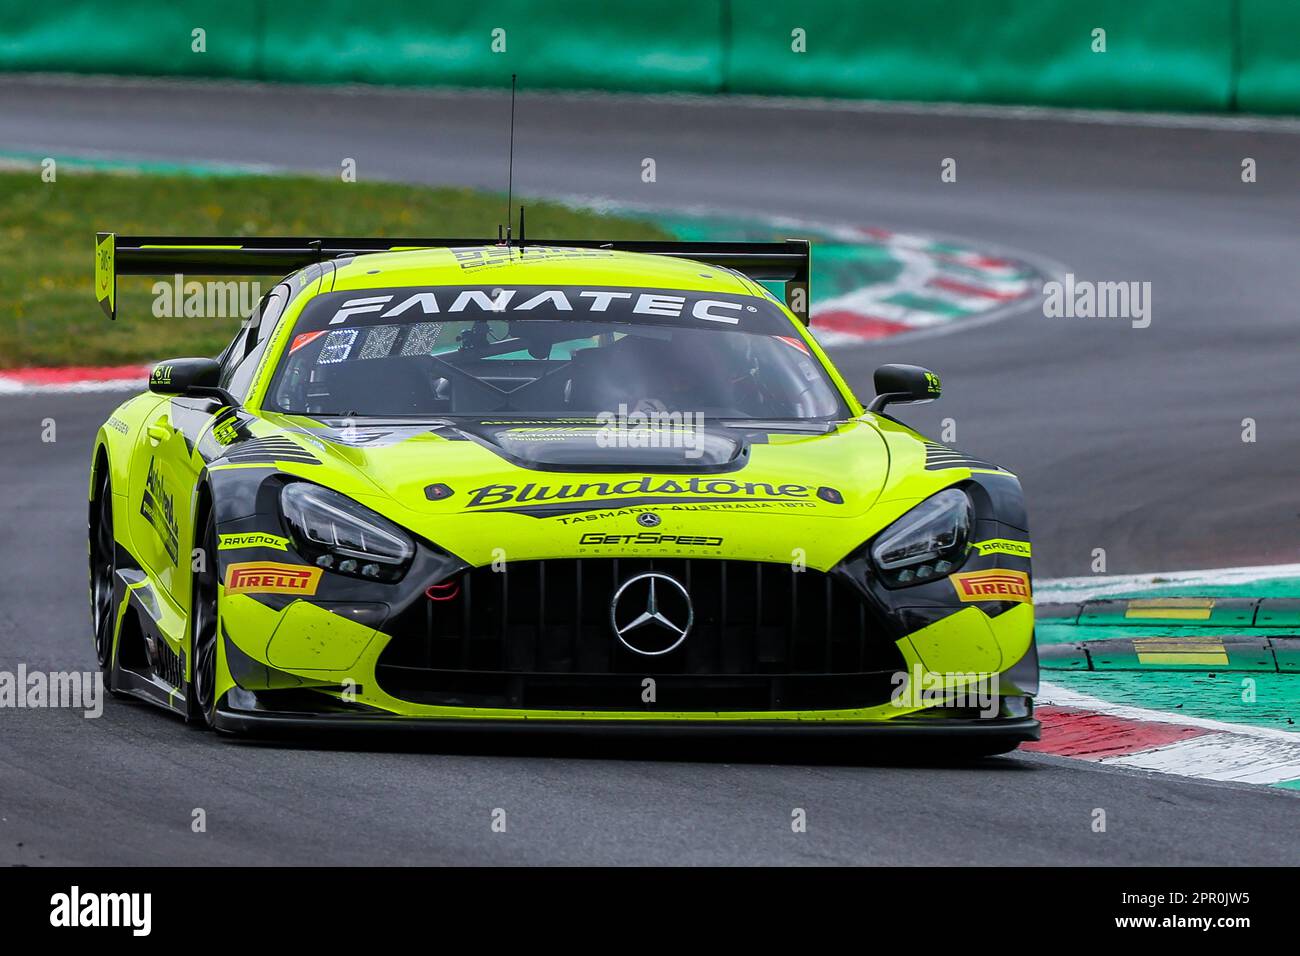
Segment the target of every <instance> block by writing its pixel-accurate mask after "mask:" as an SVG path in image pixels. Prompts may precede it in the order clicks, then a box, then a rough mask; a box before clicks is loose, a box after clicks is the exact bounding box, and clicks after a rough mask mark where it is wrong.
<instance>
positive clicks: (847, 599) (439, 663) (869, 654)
mask: <svg viewBox="0 0 1300 956" xmlns="http://www.w3.org/2000/svg"><path fill="white" fill-rule="evenodd" d="M648 571H657V572H660V573H662V574H667V575H670V576H671V577H673V578H675V579H676V580H677V581H679V582H681V584H682V585H684V586H685V588H686V590H687V591H688V592H689V594H690V596H691V602H692V605H693V607H694V614H695V617H694V623H693V625H692V627H691V630H690V633H689V635H688V636H687V638H686V640H685V641H684V642H683V643H682V644H681V645H680V646H679V647H678V648H676V649H675V650H673V651H671V652H669V653H667V654H664V655H662V656H657V657H647V656H644V655H640V654H636V653H634V652H633V651H631V650H628V649H627V648H625V647H624V646H623V645H622V644H621V643H620V642H619V641H618V640H617V639H616V637H615V635H614V633H613V630H612V628H611V626H610V601H611V599H612V598H613V596H614V592H615V591H616V590H617V589H618V587H619V585H620V584H622V583H623V582H625V581H627V580H628V579H630V578H632V577H634V576H636V575H638V574H641V573H644V572H648ZM457 587H458V590H457ZM435 593H436V594H437V595H438V596H440V597H446V598H447V599H446V600H438V601H434V600H427V599H423V598H422V599H421V600H420V601H418V602H416V604H415V605H413V606H412V607H411V608H410V609H409V610H408V611H406V612H405V613H403V614H402V615H399V616H398V617H397V618H396V619H395V620H393V621H390V622H389V625H388V626H387V627H386V628H385V630H387V631H389V633H391V634H392V635H393V640H392V641H391V642H390V643H389V645H388V647H387V648H386V649H385V650H384V653H383V654H382V655H381V657H380V659H379V664H378V668H377V672H376V677H377V679H378V681H379V684H380V686H381V687H383V688H384V690H385V691H387V692H388V693H390V694H392V695H393V696H395V697H398V698H400V699H403V700H410V701H413V702H417V703H432V704H445V705H450V706H479V707H528V708H535V709H557V710H569V709H590V710H636V709H646V710H661V711H676V710H692V711H696V710H702V711H721V710H732V711H734V710H781V709H826V708H837V707H857V706H865V705H868V704H873V703H880V702H882V701H885V700H888V698H889V694H890V691H891V690H892V686H893V684H892V675H893V674H895V673H896V672H898V671H899V670H902V669H903V668H904V663H903V660H902V657H901V655H900V654H899V652H898V650H897V648H896V647H895V646H894V643H893V641H892V640H891V638H890V637H889V636H888V634H887V633H886V631H885V629H884V628H882V627H881V626H880V623H879V621H878V619H877V618H876V616H875V614H874V612H873V611H872V610H871V608H870V607H869V606H868V605H867V604H866V603H865V602H864V601H863V600H862V598H861V597H860V595H859V594H858V592H857V591H856V590H855V589H854V588H853V587H852V585H851V584H849V583H847V582H845V581H842V580H840V579H838V578H836V577H834V576H832V575H827V574H822V573H821V572H818V571H812V570H804V571H800V572H796V571H794V570H793V569H792V568H791V567H789V566H788V565H784V564H764V563H760V562H746V561H719V560H704V559H700V560H692V559H648V558H646V559H642V558H636V559H617V560H614V559H599V558H586V559H583V558H579V559H568V560H554V561H521V562H516V563H512V564H506V565H504V566H503V570H501V571H493V570H492V569H491V568H490V567H485V568H474V569H471V570H469V571H466V572H464V573H463V574H461V575H459V576H458V577H457V578H455V579H452V580H450V581H448V582H445V584H444V585H443V586H442V587H440V588H438V589H437V590H436V592H435ZM453 594H454V596H449V595H453ZM647 677H650V678H654V680H655V696H656V699H655V700H654V701H653V702H648V701H644V700H643V699H642V698H643V694H644V691H645V688H644V685H643V681H644V679H645V678H647Z"/></svg>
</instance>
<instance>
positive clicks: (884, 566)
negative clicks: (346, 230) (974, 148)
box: [89, 233, 1038, 753]
mask: <svg viewBox="0 0 1300 956" xmlns="http://www.w3.org/2000/svg"><path fill="white" fill-rule="evenodd" d="M808 267H809V256H808V245H807V243H806V242H802V241H797V240H788V241H785V242H779V243H674V242H628V243H619V242H572V243H569V242H565V243H551V244H546V245H540V244H539V245H526V246H522V247H521V246H520V245H519V244H517V243H514V244H501V243H492V242H486V241H483V240H454V239H385V240H373V239H303V238H285V239H257V240H252V239H241V238H234V239H230V238H193V239H190V238H185V239H178V238H172V237H124V236H116V235H114V234H112V233H103V234H100V236H99V239H98V245H97V257H96V289H97V295H98V297H99V299H100V301H101V304H102V305H103V306H104V308H105V310H106V311H107V312H108V313H109V315H110V316H114V315H115V309H116V276H117V275H118V274H132V275H144V274H158V275H171V274H173V273H178V272H179V273H190V274H213V275H238V274H249V275H268V274H269V275H285V274H286V273H288V275H287V277H286V278H284V279H281V280H279V281H278V283H277V284H276V285H275V286H274V288H272V289H271V291H270V292H268V293H267V294H266V295H265V296H264V297H263V298H262V300H261V302H260V304H259V305H258V307H257V309H256V310H255V311H254V313H253V314H252V316H251V317H250V318H249V319H248V320H247V321H246V322H244V323H243V324H242V326H241V327H240V329H239V332H238V334H237V335H236V336H235V338H234V340H233V341H232V342H231V343H230V345H229V346H228V347H227V348H226V350H225V351H224V352H223V353H222V355H221V356H220V357H219V358H217V359H208V358H187V359H173V360H170V361H166V362H162V363H160V364H159V365H157V366H156V367H155V368H154V369H153V372H152V375H151V378H150V381H149V390H148V391H147V392H145V393H143V394H141V395H138V396H135V397H133V398H131V399H129V400H128V401H126V402H124V403H123V404H122V405H120V406H119V407H118V408H117V409H116V410H115V411H114V413H113V414H112V416H111V417H110V418H109V420H108V421H107V422H106V423H105V424H104V425H103V427H102V428H100V430H99V433H98V436H97V437H96V440H95V446H94V454H93V458H92V464H91V474H90V527H89V534H90V584H91V606H92V613H93V624H94V635H95V644H96V649H97V652H98V656H99V661H100V664H101V665H102V667H103V668H104V670H105V672H106V674H107V677H108V680H109V684H110V687H111V688H112V689H113V690H114V691H115V692H118V693H124V694H130V695H134V696H136V697H140V698H143V699H146V700H149V701H152V702H154V703H156V704H159V705H161V706H163V707H166V708H168V709H170V710H172V711H175V712H177V713H179V714H182V715H184V716H185V717H186V718H187V719H188V720H190V721H192V722H195V723H197V724H200V725H206V726H210V727H215V728H216V729H217V730H220V731H226V732H233V733H246V732H256V731H260V730H272V731H274V730H277V729H286V728H292V729H302V728H306V727H317V726H321V727H323V726H337V727H345V728H350V729H352V728H360V727H368V726H374V725H383V726H415V727H444V728H445V727H458V728H508V729H511V730H518V729H521V728H542V729H550V730H555V729H565V730H570V729H575V728H581V729H597V728H599V729H602V730H610V729H617V730H622V731H632V732H641V733H663V732H665V731H676V730H685V729H687V728H689V729H691V730H693V731H694V730H704V731H711V732H722V733H737V732H740V733H756V732H757V733H764V734H770V733H780V732H787V733H797V734H809V733H818V732H828V733H852V734H872V733H884V734H889V735H916V736H937V737H940V738H943V739H945V740H954V741H960V743H961V746H962V747H963V748H964V749H966V750H968V751H971V752H980V753H996V752H1004V751H1007V750H1010V749H1013V748H1014V747H1016V746H1017V745H1018V744H1019V743H1020V742H1021V741H1025V740H1033V739H1036V738H1037V736H1038V723H1037V721H1036V720H1035V719H1034V716H1033V695H1034V694H1035V693H1036V692H1037V685H1038V659H1037V653H1036V650H1035V645H1034V639H1033V626H1034V618H1033V605H1032V600H1031V591H1030V545H1029V540H1028V534H1027V532H1026V528H1027V525H1026V519H1025V510H1024V505H1023V498H1022V494H1021V490H1020V485H1019V483H1018V481H1017V480H1016V478H1015V476H1014V475H1012V474H1010V473H1009V472H1007V471H1006V470H1004V469H1002V468H999V467H997V466H996V465H993V464H990V463H988V462H984V461H980V460H978V459H974V458H970V457H968V456H966V455H963V454H961V453H959V452H956V451H953V450H951V449H949V448H947V447H945V446H943V445H941V444H938V443H936V442H932V441H929V440H927V439H925V438H923V437H922V436H920V435H919V434H917V433H916V432H914V431H912V430H911V429H910V428H908V427H907V426H905V425H903V424H901V423H900V422H898V421H896V420H895V419H893V418H891V417H890V416H889V415H887V414H885V413H884V411H883V410H884V408H885V407H886V406H887V405H888V404H890V403H905V402H920V401H930V400H932V399H934V398H936V397H938V395H939V392H940V386H939V379H938V377H937V376H935V375H934V374H933V373H931V372H927V371H926V370H924V369H920V368H916V367H913V366H901V365H892V366H883V367H881V368H880V369H879V370H877V372H876V376H875V385H876V392H877V395H876V397H875V399H874V400H873V401H872V402H871V403H870V405H869V406H868V407H864V406H863V405H862V404H860V403H859V401H858V400H857V399H856V398H855V397H854V396H853V393H852V392H851V391H850V390H849V388H848V386H847V385H846V384H845V382H844V381H843V380H842V378H841V377H840V375H839V373H838V372H836V370H835V369H834V368H833V367H832V365H831V363H830V361H829V360H828V359H827V357H826V355H825V353H824V352H823V351H822V349H821V348H820V346H819V345H818V343H817V341H816V339H815V338H814V337H813V336H812V335H811V334H810V332H809V330H808V327H807V319H806V310H807V302H806V297H807V283H808ZM759 280H762V281H765V282H767V283H768V284H771V285H773V286H774V287H778V288H779V285H777V284H784V290H785V300H786V301H784V302H783V301H782V299H781V298H780V297H778V296H777V295H774V294H773V293H772V292H771V291H769V289H768V288H767V286H765V285H763V284H760V281H759ZM792 306H794V308H792Z"/></svg>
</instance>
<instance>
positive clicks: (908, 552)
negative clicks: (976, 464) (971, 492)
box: [871, 488, 971, 585]
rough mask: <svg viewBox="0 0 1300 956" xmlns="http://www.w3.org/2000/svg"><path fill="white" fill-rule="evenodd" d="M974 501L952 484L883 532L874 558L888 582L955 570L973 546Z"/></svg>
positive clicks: (905, 581) (918, 580)
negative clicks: (972, 505) (971, 534)
mask: <svg viewBox="0 0 1300 956" xmlns="http://www.w3.org/2000/svg"><path fill="white" fill-rule="evenodd" d="M970 523H971V504H970V499H969V498H967V497H966V494H965V492H963V491H959V490H958V489H956V488H949V489H947V490H945V491H941V492H939V493H938V494H937V495H935V496H934V497H932V498H927V499H926V500H925V501H922V502H921V503H920V504H919V505H917V506H916V507H915V508H913V509H912V510H911V511H909V512H908V513H907V514H905V515H903V517H901V518H899V519H898V520H897V521H895V522H894V523H893V524H891V525H890V526H889V527H888V528H886V529H885V530H884V531H882V532H881V533H880V536H879V537H878V538H877V539H876V543H875V544H874V545H872V548H871V558H872V560H873V561H875V564H876V568H877V569H878V570H879V571H880V573H881V576H882V577H883V578H884V579H885V582H886V583H887V584H895V585H899V584H920V583H921V582H923V581H927V580H932V579H934V578H940V577H943V576H944V575H946V574H948V573H949V572H950V571H952V570H954V569H955V568H956V567H957V566H958V565H959V564H961V562H962V560H963V559H964V558H965V557H966V551H967V549H968V548H969V547H970Z"/></svg>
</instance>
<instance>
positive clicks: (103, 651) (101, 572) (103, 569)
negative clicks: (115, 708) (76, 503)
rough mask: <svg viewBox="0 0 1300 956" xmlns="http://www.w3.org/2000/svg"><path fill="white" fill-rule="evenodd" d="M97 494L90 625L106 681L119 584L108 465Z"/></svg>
mask: <svg viewBox="0 0 1300 956" xmlns="http://www.w3.org/2000/svg"><path fill="white" fill-rule="evenodd" d="M100 467H101V469H102V470H101V472H100V475H99V480H98V481H97V482H96V483H95V494H94V496H93V497H92V498H91V499H90V521H89V528H88V531H89V535H90V623H91V627H92V628H94V636H95V657H96V658H97V659H98V661H99V669H100V670H101V671H103V672H104V678H105V682H108V681H109V680H110V679H111V677H112V673H111V672H112V669H113V630H114V626H115V625H116V623H117V609H116V608H115V607H114V606H113V593H114V590H115V585H116V582H117V540H116V538H115V537H114V535H113V487H112V484H111V482H110V480H109V477H108V466H107V463H106V462H102V463H101V466H100Z"/></svg>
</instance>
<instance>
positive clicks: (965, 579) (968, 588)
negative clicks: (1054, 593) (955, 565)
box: [949, 568, 1033, 604]
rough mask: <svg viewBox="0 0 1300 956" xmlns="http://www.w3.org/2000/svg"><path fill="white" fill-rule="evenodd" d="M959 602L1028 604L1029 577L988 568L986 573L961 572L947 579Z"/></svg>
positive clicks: (1005, 570)
mask: <svg viewBox="0 0 1300 956" xmlns="http://www.w3.org/2000/svg"><path fill="white" fill-rule="evenodd" d="M949 580H950V581H952V586H953V589H954V590H955V591H956V592H957V599H958V600H959V601H968V602H969V601H1015V602H1016V603H1017V604H1029V603H1031V602H1032V601H1033V595H1032V594H1030V590H1029V575H1028V574H1026V573H1025V572H1024V571H1008V570H1007V569H1005V568H990V569H989V570H987V571H962V572H960V573H958V574H954V575H952V576H951V577H950V578H949Z"/></svg>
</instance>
